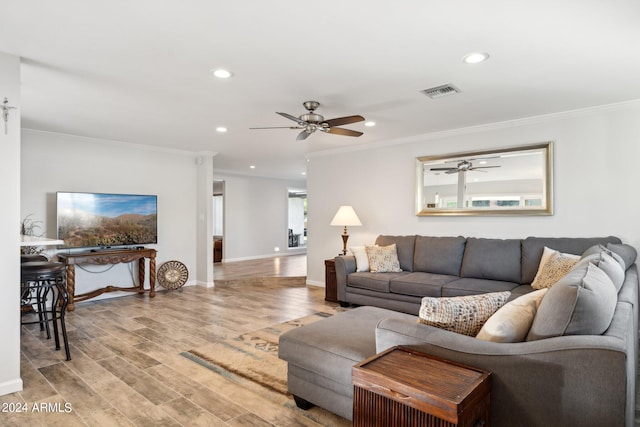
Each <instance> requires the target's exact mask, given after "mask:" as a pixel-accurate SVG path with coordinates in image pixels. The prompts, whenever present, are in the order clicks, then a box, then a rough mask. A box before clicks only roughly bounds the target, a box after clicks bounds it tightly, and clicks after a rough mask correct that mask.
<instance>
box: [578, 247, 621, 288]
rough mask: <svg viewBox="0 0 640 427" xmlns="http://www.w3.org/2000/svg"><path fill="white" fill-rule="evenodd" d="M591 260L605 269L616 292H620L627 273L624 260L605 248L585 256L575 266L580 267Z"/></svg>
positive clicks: (601, 268)
mask: <svg viewBox="0 0 640 427" xmlns="http://www.w3.org/2000/svg"><path fill="white" fill-rule="evenodd" d="M589 262H590V263H592V264H593V265H595V266H596V267H598V268H600V270H602V271H604V272H605V274H606V275H607V276H609V279H611V282H612V283H613V286H615V287H616V292H620V289H621V288H622V284H623V283H624V277H625V273H624V261H622V259H620V257H619V256H617V255H616V254H615V253H612V252H611V251H608V250H604V251H601V252H598V253H596V254H593V255H589V256H587V257H583V258H582V259H581V260H580V261H579V262H578V263H577V264H576V265H575V266H574V268H579V267H580V266H581V264H584V263H589Z"/></svg>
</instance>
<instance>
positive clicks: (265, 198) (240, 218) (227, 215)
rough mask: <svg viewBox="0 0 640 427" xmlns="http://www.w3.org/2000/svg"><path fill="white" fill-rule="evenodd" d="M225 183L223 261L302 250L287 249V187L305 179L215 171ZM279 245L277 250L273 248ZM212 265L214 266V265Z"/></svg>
mask: <svg viewBox="0 0 640 427" xmlns="http://www.w3.org/2000/svg"><path fill="white" fill-rule="evenodd" d="M214 179H215V180H223V181H224V182H225V186H224V243H223V245H224V248H223V256H224V261H239V260H245V259H255V258H264V257H269V256H275V255H287V254H291V253H294V252H296V253H299V252H300V251H302V252H304V249H296V250H288V249H287V246H288V238H289V237H288V231H287V230H288V224H287V220H288V218H289V213H288V210H289V209H288V207H289V202H288V199H289V192H288V189H289V188H290V187H295V188H305V183H304V181H295V180H282V179H269V178H261V177H251V176H244V175H232V174H221V173H216V172H215V170H214ZM275 247H278V248H280V251H279V252H276V251H275V250H274V248H275ZM214 268H215V266H214Z"/></svg>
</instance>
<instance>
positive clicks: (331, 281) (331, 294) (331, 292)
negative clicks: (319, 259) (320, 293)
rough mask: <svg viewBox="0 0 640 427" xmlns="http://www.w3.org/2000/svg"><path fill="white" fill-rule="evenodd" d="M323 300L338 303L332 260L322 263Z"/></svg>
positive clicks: (333, 261)
mask: <svg viewBox="0 0 640 427" xmlns="http://www.w3.org/2000/svg"><path fill="white" fill-rule="evenodd" d="M324 300H325V301H329V302H338V281H337V280H336V261H335V260H334V259H333V258H332V259H328V260H325V262H324Z"/></svg>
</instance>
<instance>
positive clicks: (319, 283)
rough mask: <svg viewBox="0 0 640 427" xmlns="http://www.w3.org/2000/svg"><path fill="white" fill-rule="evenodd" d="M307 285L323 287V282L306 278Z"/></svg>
mask: <svg viewBox="0 0 640 427" xmlns="http://www.w3.org/2000/svg"><path fill="white" fill-rule="evenodd" d="M307 285H309V286H318V287H320V288H324V282H318V281H317V280H307Z"/></svg>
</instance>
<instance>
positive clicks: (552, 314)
mask: <svg viewBox="0 0 640 427" xmlns="http://www.w3.org/2000/svg"><path fill="white" fill-rule="evenodd" d="M617 300H618V292H617V290H616V288H615V286H614V285H613V283H612V282H611V279H609V277H608V276H607V275H606V273H605V272H604V271H602V270H601V269H599V268H598V267H596V266H595V265H593V264H592V263H590V262H581V263H579V264H578V265H577V266H576V268H574V269H573V270H571V271H570V272H569V274H567V275H566V276H565V277H563V278H562V279H560V281H559V282H558V283H556V284H555V285H553V286H552V287H551V288H550V289H549V291H548V292H547V294H546V295H545V297H544V298H543V299H542V303H540V307H539V308H538V313H537V314H536V317H535V319H533V324H532V325H531V329H530V330H529V334H528V335H527V341H534V340H539V339H543V338H551V337H556V336H561V335H601V334H602V333H604V332H605V331H606V330H607V328H608V327H609V325H610V324H611V319H612V318H613V313H614V311H615V309H616V304H617V302H618V301H617Z"/></svg>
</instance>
